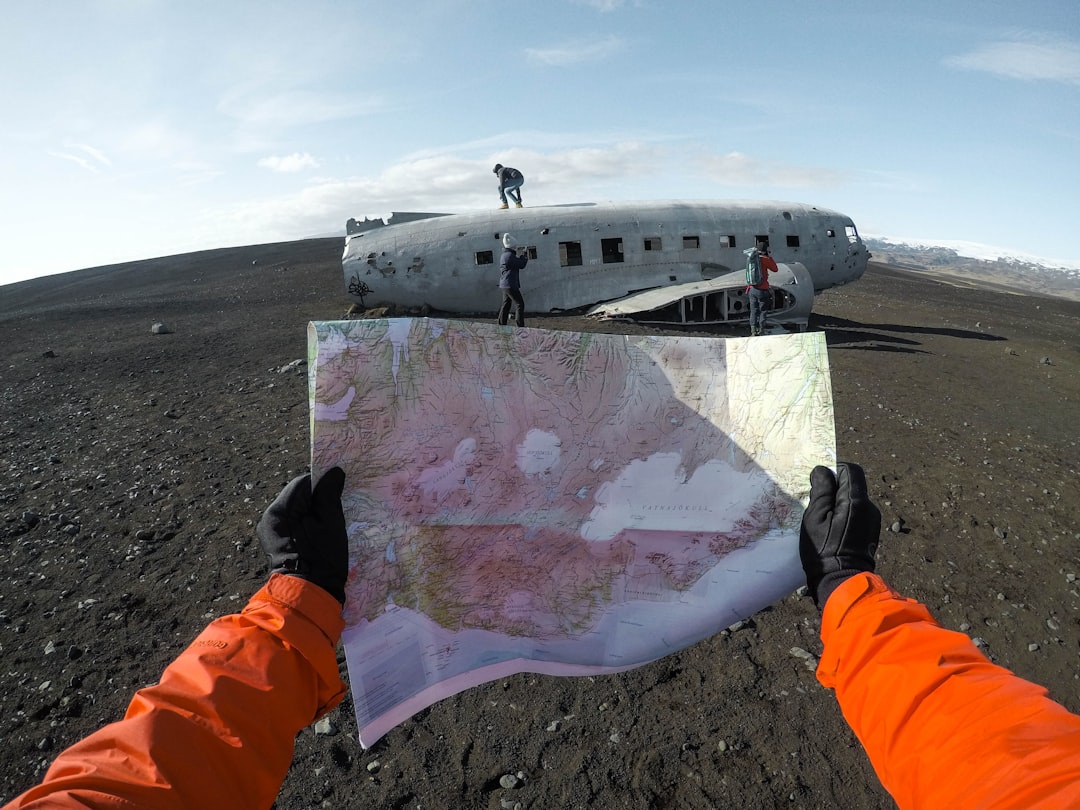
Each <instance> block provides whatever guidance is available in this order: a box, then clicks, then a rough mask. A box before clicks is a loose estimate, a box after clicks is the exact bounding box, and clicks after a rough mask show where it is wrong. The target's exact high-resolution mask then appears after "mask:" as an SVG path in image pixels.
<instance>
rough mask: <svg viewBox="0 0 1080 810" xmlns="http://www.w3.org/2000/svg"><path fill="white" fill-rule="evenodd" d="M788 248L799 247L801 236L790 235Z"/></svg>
mask: <svg viewBox="0 0 1080 810" xmlns="http://www.w3.org/2000/svg"><path fill="white" fill-rule="evenodd" d="M787 246H788V247H798V246H799V235H798V234H797V233H789V234H788V237H787Z"/></svg>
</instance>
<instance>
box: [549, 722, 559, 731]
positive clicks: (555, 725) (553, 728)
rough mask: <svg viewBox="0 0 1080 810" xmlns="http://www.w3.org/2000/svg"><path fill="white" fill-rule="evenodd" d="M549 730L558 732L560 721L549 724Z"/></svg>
mask: <svg viewBox="0 0 1080 810" xmlns="http://www.w3.org/2000/svg"><path fill="white" fill-rule="evenodd" d="M547 730H548V731H558V730H559V721H558V720H552V721H551V722H550V723H548V724H547Z"/></svg>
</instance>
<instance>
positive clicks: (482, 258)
mask: <svg viewBox="0 0 1080 810" xmlns="http://www.w3.org/2000/svg"><path fill="white" fill-rule="evenodd" d="M475 255H476V263H477V264H478V265H479V264H495V254H494V253H493V252H492V251H490V250H478V251H476V254H475Z"/></svg>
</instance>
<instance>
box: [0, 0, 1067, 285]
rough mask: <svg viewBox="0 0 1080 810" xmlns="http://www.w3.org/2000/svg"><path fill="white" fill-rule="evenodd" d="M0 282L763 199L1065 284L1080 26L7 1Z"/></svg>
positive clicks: (921, 7)
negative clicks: (647, 203) (517, 194)
mask: <svg viewBox="0 0 1080 810" xmlns="http://www.w3.org/2000/svg"><path fill="white" fill-rule="evenodd" d="M3 19H4V29H5V31H6V33H7V36H5V37H4V40H5V42H4V47H3V48H2V49H0V110H2V111H3V125H2V126H0V166H2V171H0V244H2V246H3V251H2V254H0V284H7V283H11V282H13V281H17V280H20V279H25V278H32V277H36V276H42V275H47V274H51V273H57V272H64V271H69V270H75V269H79V268H84V267H94V266H100V265H105V264H112V263H117V262H124V261H133V260H140V259H148V258H154V257H157V256H167V255H172V254H177V253H185V252H190V251H195V250H204V249H210V248H218V247H228V246H235V245H247V244H260V243H266V242H279V241H286V240H293V239H303V238H308V237H313V236H332V235H339V234H341V235H343V234H344V224H345V220H346V219H348V218H349V217H357V218H358V219H362V218H363V217H365V216H367V217H376V216H378V217H385V216H388V215H389V214H390V213H391V212H393V211H432V212H435V211H437V212H463V211H475V210H482V209H486V208H492V209H494V208H495V207H497V205H498V202H499V201H498V195H497V191H496V183H495V177H494V175H493V174H492V167H493V166H494V164H495V163H496V162H499V163H503V164H506V165H510V166H515V167H517V168H518V169H520V170H521V171H522V172H523V173H524V174H525V177H526V181H525V186H524V189H523V193H524V199H525V204H526V205H527V206H538V205H558V204H563V203H571V202H583V201H604V200H661V199H673V198H676V199H743V200H785V201H790V202H802V203H809V204H812V205H817V206H819V207H823V208H831V209H834V210H837V211H841V212H843V213H845V214H847V215H849V216H851V217H852V218H853V219H854V221H855V223H856V225H857V227H858V228H859V231H860V233H862V234H863V235H864V236H872V237H878V238H885V239H890V240H893V241H919V242H924V243H929V244H943V243H950V242H951V243H955V244H958V245H959V244H971V245H975V246H982V247H989V248H992V249H994V250H1000V251H1001V252H1002V253H1005V254H1007V255H1013V256H1021V257H1039V258H1043V259H1046V260H1050V261H1053V262H1060V263H1062V264H1065V265H1068V266H1080V246H1078V244H1077V240H1076V238H1075V237H1076V235H1077V234H1078V233H1080V220H1078V216H1077V215H1078V213H1080V202H1078V199H1080V3H1077V2H1075V0H1025V1H1024V2H1022V3H1021V2H1016V0H1010V1H1009V2H1001V1H1000V0H984V1H983V2H940V0H932V1H928V0H905V2H904V3H884V2H873V1H872V2H868V3H851V2H848V1H847V0H845V2H839V1H835V2H834V0H815V2H813V3H810V2H806V1H805V0H803V1H802V2H795V1H794V0H788V1H786V2H785V1H783V0H777V1H776V2H770V0H765V1H764V2H757V3H749V2H745V3H742V2H726V3H719V2H716V3H712V2H710V3H703V2H680V0H516V2H507V0H415V1H414V0H400V1H399V2H396V3H386V2H367V1H366V0H302V1H301V0H297V1H296V2H282V1H281V0H261V1H260V2H249V1H248V0H217V1H216V2H204V0H50V2H32V1H31V0H26V1H25V2H18V1H17V0H16V2H9V3H5V4H4V13H3Z"/></svg>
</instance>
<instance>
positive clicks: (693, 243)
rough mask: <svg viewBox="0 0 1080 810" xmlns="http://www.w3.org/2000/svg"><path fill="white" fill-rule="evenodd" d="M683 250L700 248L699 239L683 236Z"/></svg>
mask: <svg viewBox="0 0 1080 810" xmlns="http://www.w3.org/2000/svg"><path fill="white" fill-rule="evenodd" d="M682 246H683V250H686V249H688V248H699V247H701V239H700V237H697V236H684V237H683V238H682Z"/></svg>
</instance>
